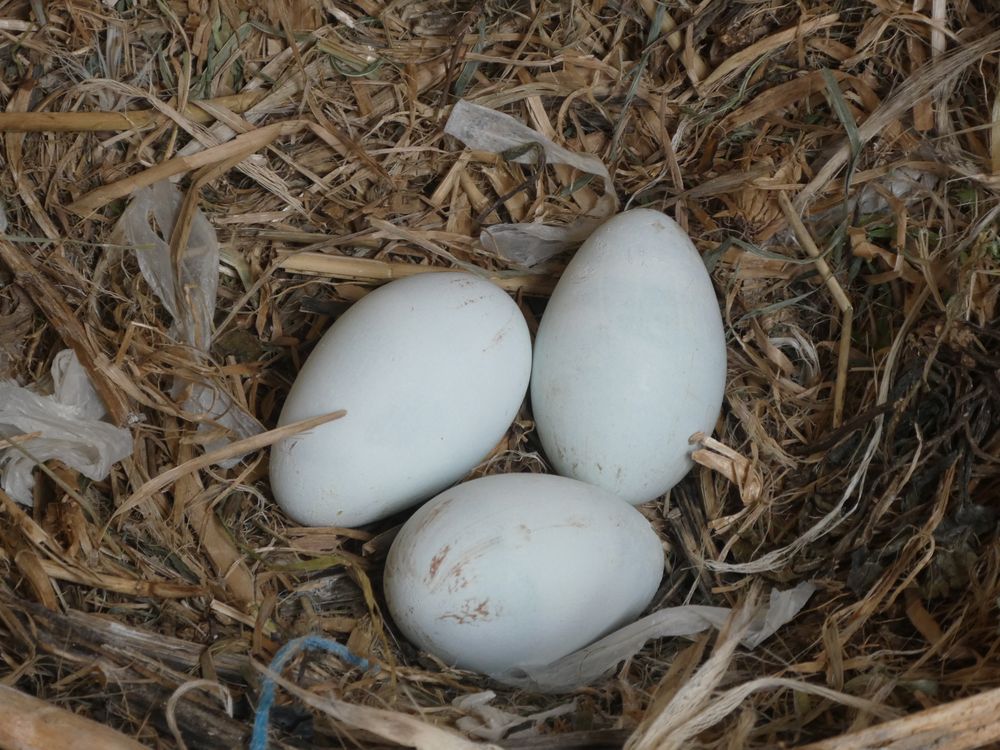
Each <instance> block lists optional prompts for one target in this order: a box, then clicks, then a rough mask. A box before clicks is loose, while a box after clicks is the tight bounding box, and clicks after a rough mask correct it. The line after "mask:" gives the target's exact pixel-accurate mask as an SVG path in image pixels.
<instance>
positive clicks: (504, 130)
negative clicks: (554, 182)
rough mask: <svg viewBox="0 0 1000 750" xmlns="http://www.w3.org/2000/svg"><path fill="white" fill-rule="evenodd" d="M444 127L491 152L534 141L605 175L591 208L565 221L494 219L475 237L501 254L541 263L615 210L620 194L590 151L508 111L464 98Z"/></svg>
mask: <svg viewBox="0 0 1000 750" xmlns="http://www.w3.org/2000/svg"><path fill="white" fill-rule="evenodd" d="M444 132H445V133H447V134H448V135H451V136H454V137H455V138H458V139H459V140H460V141H462V143H464V144H465V145H466V146H468V147H469V148H472V149H476V150H477V151H488V152H490V153H493V154H502V153H504V152H511V151H516V150H519V149H522V148H523V147H524V146H526V145H528V144H531V143H536V144H538V145H539V146H540V147H541V148H542V150H543V151H544V153H545V163H546V164H566V165H569V166H571V167H573V168H575V169H578V170H580V171H581V172H584V173H585V174H592V175H595V176H597V177H600V178H601V179H602V180H603V181H604V195H603V196H601V197H600V198H599V199H598V201H597V204H596V205H595V206H594V208H593V209H592V210H591V212H590V213H589V214H587V215H584V216H581V217H579V218H577V219H576V220H575V221H573V222H571V223H570V224H567V225H565V226H556V225H552V224H540V223H527V222H526V223H521V224H496V225H494V226H491V227H486V228H485V229H483V231H482V232H481V233H480V237H479V241H480V242H481V243H482V245H483V247H484V248H486V249H487V250H489V251H490V252H493V253H495V254H496V255H498V256H500V257H501V258H504V259H506V260H510V261H513V262H515V263H518V264H519V265H522V266H528V267H530V266H533V265H536V264H538V263H541V262H543V261H545V260H548V259H549V258H551V257H553V256H554V255H558V254H559V253H561V252H563V251H565V250H568V249H570V248H572V247H575V246H576V245H579V244H580V243H581V242H583V241H584V240H585V239H587V237H589V236H590V234H591V232H593V231H594V230H595V229H596V228H597V227H598V226H600V225H601V224H602V223H604V222H605V221H606V220H607V219H609V218H611V216H613V215H614V214H615V212H617V211H618V197H617V195H616V194H615V189H614V185H613V184H612V181H611V174H610V173H609V172H608V168H607V167H606V166H604V162H602V161H601V160H600V159H598V158H597V157H596V156H594V155H592V154H578V153H574V152H573V151H570V150H568V149H565V148H563V147H562V146H560V145H558V144H556V143H553V142H552V141H550V140H549V139H548V138H546V137H545V136H543V135H542V134H541V133H539V132H537V131H535V130H532V129H531V128H529V127H528V126H527V125H525V124H524V123H522V122H519V121H517V120H516V119H514V118H513V117H511V116H510V115H505V114H503V113H502V112H497V111H496V110H493V109H490V108H489V107H483V106H480V105H478V104H473V103H472V102H467V101H465V100H464V99H463V100H460V101H458V102H457V103H456V104H455V106H454V107H453V108H452V111H451V115H449V117H448V122H447V123H445V126H444ZM533 158H534V156H533V154H532V153H531V152H530V151H529V152H526V153H523V154H521V155H519V156H516V157H514V158H512V159H511V161H514V162H518V163H521V164H527V163H530V162H531V161H532V160H533Z"/></svg>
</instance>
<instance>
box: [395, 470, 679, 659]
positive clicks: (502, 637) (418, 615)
mask: <svg viewBox="0 0 1000 750" xmlns="http://www.w3.org/2000/svg"><path fill="white" fill-rule="evenodd" d="M663 562H664V555H663V547H662V544H661V542H660V539H659V537H658V536H657V534H656V532H655V531H654V530H653V528H652V527H651V526H650V524H649V522H648V521H647V520H646V518H645V517H644V516H643V515H642V514H641V513H640V512H639V511H638V510H637V509H636V508H634V507H633V506H631V505H630V504H629V503H627V502H625V501H624V500H622V499H620V498H618V497H616V496H615V495H612V494H611V493H609V492H607V491H605V490H602V489H600V488H598V487H594V486H592V485H588V484H585V483H583V482H580V481H577V480H575V479H568V478H566V477H558V476H551V475H543V474H501V475H495V476H488V477H483V478H481V479H475V480H472V481H470V482H466V483H464V484H460V485H458V486H456V487H452V488H451V489H448V490H446V491H444V492H442V493H441V494H440V495H438V496H437V497H435V498H434V499H433V500H431V501H430V502H428V503H426V504H425V505H423V506H422V507H421V508H420V509H419V510H418V511H417V512H416V513H414V514H413V516H411V517H410V519H409V520H408V521H407V522H406V523H405V524H404V525H403V527H402V529H401V530H400V532H399V535H398V536H397V537H396V539H395V540H394V542H393V544H392V547H391V549H390V550H389V556H388V559H387V561H386V568H385V581H384V584H385V595H386V600H387V602H388V605H389V611H390V613H391V614H392V617H393V620H394V621H395V623H396V625H397V626H398V627H399V629H400V630H401V631H402V632H403V634H404V635H405V636H406V637H407V638H408V639H409V640H410V641H411V642H412V643H414V644H416V645H417V646H418V647H420V648H421V649H423V650H425V651H427V652H430V653H431V654H433V655H434V656H436V657H437V658H439V659H440V660H442V661H443V662H445V663H446V664H448V665H449V666H453V667H459V668H464V669H470V670H474V671H478V672H482V673H485V674H498V673H502V672H505V671H507V670H510V669H523V668H525V667H535V666H543V665H546V664H549V663H551V662H553V661H555V660H556V659H559V658H561V657H563V656H566V655H568V654H570V653H572V652H573V651H576V650H577V649H579V648H582V647H584V646H587V645H589V644H590V643H593V642H594V641H596V640H598V639H599V638H601V637H603V636H604V635H607V634H608V633H609V632H611V631H613V630H615V629H617V628H619V627H621V626H623V625H626V624H628V623H630V622H632V621H633V620H635V619H636V618H637V617H638V616H639V614H640V613H641V612H642V611H643V610H644V609H645V608H646V607H647V606H648V605H649V603H650V601H651V600H652V598H653V596H654V594H655V593H656V590H657V587H658V586H659V583H660V579H661V576H662V573H663Z"/></svg>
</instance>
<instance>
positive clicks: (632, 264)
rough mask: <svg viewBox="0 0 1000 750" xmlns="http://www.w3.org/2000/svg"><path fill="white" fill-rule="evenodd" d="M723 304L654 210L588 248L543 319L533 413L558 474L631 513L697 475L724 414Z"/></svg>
mask: <svg viewBox="0 0 1000 750" xmlns="http://www.w3.org/2000/svg"><path fill="white" fill-rule="evenodd" d="M725 382H726V345H725V335H724V331H723V327H722V316H721V314H720V312H719V303H718V301H717V299H716V296H715V291H714V289H713V287H712V282H711V279H710V278H709V276H708V272H707V271H706V269H705V265H704V263H703V261H702V259H701V256H700V255H699V254H698V251H697V250H696V249H695V247H694V244H693V243H692V242H691V239H690V238H689V237H688V236H687V235H686V234H685V233H684V231H683V230H682V229H681V228H680V227H679V226H678V225H677V224H676V223H675V222H674V221H673V220H672V219H670V218H669V217H667V216H666V215H664V214H662V213H660V212H659V211H653V210H649V209H634V210H631V211H626V212H624V213H621V214H618V215H617V216H615V217H613V218H612V219H610V220H609V221H607V222H605V223H604V224H602V225H601V226H600V227H599V228H598V229H597V230H595V231H594V233H593V234H592V235H591V236H590V237H589V238H588V239H587V240H586V241H585V242H584V243H583V245H582V246H581V247H580V249H579V250H578V251H577V253H576V255H575V256H574V257H573V259H572V260H571V261H570V263H569V265H568V266H567V267H566V270H565V272H564V273H563V275H562V277H561V278H560V280H559V282H558V284H557V285H556V288H555V290H554V292H553V294H552V297H551V299H550V300H549V303H548V305H547V306H546V308H545V311H544V313H543V315H542V319H541V323H540V324H539V327H538V333H537V335H536V337H535V349H534V357H533V365H532V376H531V406H532V412H533V414H534V418H535V423H536V426H537V430H538V435H539V439H540V440H541V443H542V446H543V448H544V449H545V453H546V456H547V457H548V459H549V461H550V462H551V464H552V466H553V468H554V469H555V470H556V472H558V473H559V474H562V475H563V476H568V477H573V478H575V479H579V480H582V481H585V482H588V483H590V484H594V485H596V486H598V487H603V488H604V489H607V490H609V491H611V492H613V493H615V494H617V495H619V496H620V497H622V498H624V499H625V500H627V501H628V502H630V503H633V504H638V503H642V502H646V501H648V500H652V499H654V498H656V497H658V496H660V495H662V494H663V493H664V492H666V491H667V490H669V489H670V488H671V487H673V486H674V485H675V484H676V483H677V482H679V481H680V480H681V479H682V478H683V477H684V475H685V474H686V473H687V472H688V471H689V470H690V469H691V467H692V465H693V463H692V461H691V458H690V454H691V451H692V446H691V445H690V444H689V438H690V437H691V435H692V434H694V433H695V432H704V433H706V434H711V432H712V429H713V427H714V425H715V421H716V419H717V418H718V416H719V412H720V409H721V406H722V398H723V392H724V389H725Z"/></svg>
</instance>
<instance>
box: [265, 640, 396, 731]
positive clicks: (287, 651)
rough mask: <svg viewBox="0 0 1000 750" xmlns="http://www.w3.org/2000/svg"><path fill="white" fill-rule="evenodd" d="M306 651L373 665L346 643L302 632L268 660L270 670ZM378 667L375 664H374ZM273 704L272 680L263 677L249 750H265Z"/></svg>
mask: <svg viewBox="0 0 1000 750" xmlns="http://www.w3.org/2000/svg"><path fill="white" fill-rule="evenodd" d="M306 650H314V651H316V650H318V651H329V652H330V653H331V654H334V655H335V656H336V657H337V658H338V659H340V660H341V661H342V662H345V663H347V664H350V665H351V666H354V667H359V668H360V669H369V668H372V665H370V664H369V663H368V661H367V660H365V659H362V658H361V657H360V656H355V655H354V654H353V653H351V651H350V649H348V648H347V646H344V645H343V644H341V643H337V641H331V640H330V639H329V638H324V637H323V636H321V635H304V636H302V637H301V638H295V639H293V640H290V641H289V642H288V643H286V644H285V645H284V646H282V647H281V648H280V649H278V653H276V654H275V655H274V658H273V659H272V660H271V664H270V669H271V671H272V672H274V673H276V674H280V673H281V670H283V669H284V668H285V664H287V663H288V662H289V660H291V659H292V658H294V657H296V656H298V655H299V654H300V653H301V652H303V651H306ZM374 668H375V669H378V667H377V666H375V667H374ZM273 705H274V680H272V679H271V678H270V677H269V676H267V675H265V676H264V681H263V683H262V685H261V690H260V704H259V705H258V706H257V715H256V716H255V717H254V721H253V735H251V737H250V750H267V731H268V729H269V728H270V726H271V707H272V706H273Z"/></svg>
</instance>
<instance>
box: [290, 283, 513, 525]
mask: <svg viewBox="0 0 1000 750" xmlns="http://www.w3.org/2000/svg"><path fill="white" fill-rule="evenodd" d="M530 374H531V337H530V335H529V333H528V327H527V323H526V322H525V319H524V316H523V315H522V314H521V311H520V310H519V309H518V307H517V305H516V304H515V303H514V301H513V300H512V299H511V298H510V297H509V296H508V295H507V294H506V292H504V291H503V290H502V289H500V288H499V287H498V286H496V285H495V284H493V283H491V282H489V281H487V280H485V279H481V278H479V277H477V276H473V275H471V274H466V273H452V272H441V273H427V274H421V275H418V276H412V277H408V278H404V279H399V280H397V281H393V282H391V283H389V284H386V285H385V286H383V287H380V288H379V289H376V290H375V291H373V292H371V293H370V294H368V295H367V296H365V297H363V298H362V299H361V300H360V301H358V302H357V303H355V304H354V305H353V306H352V307H351V308H350V309H349V310H348V311H347V312H346V313H344V314H343V315H342V316H341V317H340V318H339V319H338V320H337V321H336V322H335V323H334V324H333V326H332V327H331V328H330V329H329V330H328V331H327V332H326V333H325V334H324V335H323V337H322V338H321V339H320V341H319V343H318V344H317V345H316V347H315V349H314V350H313V352H312V353H311V354H310V355H309V358H308V359H307V360H306V363H305V365H304V366H303V367H302V370H301V371H300V372H299V375H298V377H297V378H296V380H295V382H294V384H293V385H292V388H291V391H290V392H289V394H288V399H287V401H286V402H285V404H284V407H283V409H282V412H281V416H280V419H279V421H278V424H279V425H285V424H289V423H291V422H295V421H297V420H301V419H306V418H308V417H313V416H318V415H322V414H326V413H329V412H332V411H336V410H339V409H344V410H346V412H347V414H346V416H344V417H342V418H341V419H338V420H335V421H333V422H328V423H326V424H324V425H322V426H320V427H316V428H314V429H312V430H309V431H308V432H304V433H299V434H297V435H295V436H293V437H289V438H287V439H284V440H281V441H279V442H278V443H276V444H275V445H274V446H273V447H272V449H271V462H270V475H271V488H272V490H273V493H274V498H275V500H276V501H277V503H278V505H280V506H281V507H282V508H283V509H284V510H285V512H286V513H287V514H288V515H289V516H291V517H292V519H294V520H295V521H296V522H298V523H301V524H306V525H327V526H343V527H356V526H360V525H363V524H367V523H371V522H373V521H377V520H379V519H381V518H384V517H386V516H388V515H390V514H392V513H394V512H396V511H399V510H402V509H404V508H406V507H408V506H411V505H413V504H415V503H418V502H421V501H423V500H426V499H428V498H429V497H432V496H433V495H435V494H436V493H438V492H440V491H441V490H443V489H444V488H446V487H448V486H449V485H451V484H453V483H455V482H456V481H458V480H459V479H461V478H462V477H463V476H464V475H466V474H467V473H468V472H469V471H470V470H471V469H473V468H475V466H476V465H477V464H478V463H479V462H481V461H482V460H483V459H484V458H486V457H487V456H488V455H489V454H490V452H491V451H492V450H493V448H494V447H495V446H496V445H497V444H498V442H499V441H500V439H501V438H502V437H503V435H504V433H505V432H506V431H507V429H508V428H509V427H510V425H511V422H512V421H513V420H514V418H515V416H516V415H517V412H518V409H519V408H520V406H521V404H522V402H523V400H524V396H525V394H526V392H527V388H528V379H529V377H530Z"/></svg>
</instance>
